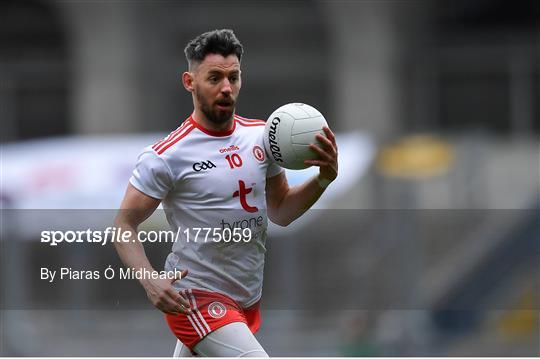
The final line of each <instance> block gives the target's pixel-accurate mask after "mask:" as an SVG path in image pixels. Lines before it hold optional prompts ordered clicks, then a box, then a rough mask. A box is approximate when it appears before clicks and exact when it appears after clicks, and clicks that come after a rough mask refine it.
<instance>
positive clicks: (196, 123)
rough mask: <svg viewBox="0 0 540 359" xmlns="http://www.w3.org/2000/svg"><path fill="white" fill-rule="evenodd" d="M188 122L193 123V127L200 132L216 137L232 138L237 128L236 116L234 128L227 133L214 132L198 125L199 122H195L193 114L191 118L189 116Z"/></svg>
mask: <svg viewBox="0 0 540 359" xmlns="http://www.w3.org/2000/svg"><path fill="white" fill-rule="evenodd" d="M188 121H189V122H191V124H193V126H195V127H196V128H198V129H199V130H201V132H204V133H206V134H207V135H209V136H214V137H225V136H230V135H232V133H233V132H234V130H235V128H236V118H234V116H233V126H232V128H231V129H230V130H226V131H214V130H210V129H207V128H204V127H203V126H202V125H201V124H200V123H198V122H197V121H195V120H194V119H193V114H191V116H189V119H188Z"/></svg>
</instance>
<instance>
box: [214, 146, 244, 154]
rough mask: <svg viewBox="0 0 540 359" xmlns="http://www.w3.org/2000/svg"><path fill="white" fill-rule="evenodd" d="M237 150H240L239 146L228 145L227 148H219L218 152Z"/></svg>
mask: <svg viewBox="0 0 540 359" xmlns="http://www.w3.org/2000/svg"><path fill="white" fill-rule="evenodd" d="M238 150H240V147H238V146H236V145H230V146H229V147H227V148H220V149H219V153H228V152H234V151H238Z"/></svg>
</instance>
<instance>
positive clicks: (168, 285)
mask: <svg viewBox="0 0 540 359" xmlns="http://www.w3.org/2000/svg"><path fill="white" fill-rule="evenodd" d="M187 273H188V271H187V270H183V271H182V272H180V273H179V275H177V276H176V277H175V278H173V279H172V280H170V279H150V280H148V281H147V282H145V283H144V284H143V286H144V289H145V290H146V295H147V296H148V299H150V302H152V304H153V305H154V306H155V307H156V308H157V309H159V310H161V311H162V312H163V313H167V314H172V315H178V314H191V308H190V305H189V300H188V299H187V298H186V297H184V296H183V295H181V294H180V293H178V292H177V291H176V290H175V289H174V288H173V286H172V284H173V283H174V282H176V281H177V280H180V279H182V278H184V277H185V276H186V275H187Z"/></svg>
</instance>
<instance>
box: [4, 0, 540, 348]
mask: <svg viewBox="0 0 540 359" xmlns="http://www.w3.org/2000/svg"><path fill="white" fill-rule="evenodd" d="M224 27H226V28H231V29H233V30H234V31H235V32H236V34H237V36H238V37H239V38H240V40H241V41H242V43H243V44H244V47H245V50H246V52H245V57H244V58H243V61H242V66H243V89H242V92H241V97H240V103H239V107H238V110H237V112H238V113H239V114H241V115H244V116H248V117H253V118H266V117H267V116H268V114H270V113H271V112H272V111H273V109H275V108H277V107H278V106H280V105H282V104H285V103H288V102H305V103H309V104H311V105H313V106H315V107H317V108H318V109H319V110H320V111H321V112H323V113H324V114H325V115H326V117H327V120H328V122H329V124H330V125H331V127H332V128H333V129H334V131H335V132H336V133H337V134H338V138H341V139H343V147H346V151H343V156H347V158H346V159H342V162H341V167H342V172H341V176H340V177H341V178H340V180H339V182H337V183H336V184H335V185H334V186H333V187H334V188H333V189H332V191H331V192H329V193H328V194H327V196H325V201H323V202H322V203H321V204H319V206H318V208H319V209H316V210H313V211H312V213H310V216H311V217H313V218H316V219H317V220H314V221H313V220H312V221H307V220H306V221H300V223H298V224H295V225H294V226H293V227H292V228H290V229H287V230H281V229H279V228H274V227H272V228H271V231H270V240H269V243H268V246H269V251H268V257H267V269H266V282H265V297H264V302H263V308H264V309H265V311H264V312H265V313H263V315H264V317H263V319H264V323H263V327H262V329H261V331H260V332H259V335H258V337H259V338H260V341H261V343H262V344H263V345H264V346H265V347H266V348H267V350H268V352H269V353H270V354H271V355H274V356H283V355H286V356H297V355H298V356H345V355H352V356H364V355H369V356H379V355H386V356H387V355H391V356H425V355H428V356H439V355H442V356H446V355H452V356H486V355H488V356H508V355H510V356H538V355H540V305H539V303H540V212H539V208H540V206H539V204H540V201H539V199H540V181H539V177H540V172H539V168H540V160H539V158H540V157H539V154H540V147H539V134H540V101H539V100H540V2H538V1H535V0H523V1H516V2H508V1H503V0H475V1H465V0H455V1H436V2H435V1H428V0H425V1H421V0H415V1H413V0H397V1H390V0H388V1H272V2H270V1H249V2H247V1H229V2H217V1H216V2H214V1H178V2H174V1H142V0H141V1H127V0H126V1H37V0H36V1H2V2H0V29H1V31H0V118H1V139H2V168H1V171H2V193H1V203H2V208H3V209H2V218H3V221H2V224H3V225H2V237H1V242H0V245H1V248H0V249H1V266H2V268H1V280H2V287H1V288H2V290H1V298H0V300H1V302H0V303H1V304H2V306H1V312H0V354H1V355H9V356H19V355H21V356H27V355H31V356H125V355H129V356H139V355H140V356H169V355H171V354H172V350H173V348H174V344H175V339H174V338H173V336H172V335H171V334H170V333H169V331H168V329H167V328H166V326H165V322H164V321H163V319H162V317H161V315H160V313H159V312H157V311H156V310H153V309H152V307H151V306H150V304H149V303H147V302H146V298H145V295H144V292H143V291H142V290H141V289H140V288H138V284H137V283H135V282H130V283H127V284H122V285H123V286H124V287H122V289H121V290H122V291H124V290H125V293H133V296H132V298H131V300H127V302H126V300H125V296H124V297H122V298H123V299H122V302H121V303H120V302H119V301H116V307H114V308H110V307H109V306H108V303H109V302H111V301H112V302H115V295H116V294H115V293H116V292H115V290H118V289H117V288H115V287H111V283H109V282H107V281H99V282H97V283H96V282H93V283H91V284H88V283H83V284H81V283H74V282H69V283H67V284H65V285H60V286H56V287H54V291H53V292H52V294H51V293H50V292H47V290H50V288H47V284H46V283H42V281H41V282H40V280H39V274H38V273H39V265H40V263H41V261H42V260H43V257H47V261H48V263H49V264H51V263H54V264H55V265H57V266H59V265H60V264H62V265H69V266H76V265H77V264H81V263H82V264H85V263H86V264H88V265H89V264H92V265H96V263H100V264H103V265H104V266H107V265H108V264H110V263H116V264H117V263H118V260H117V259H116V255H115V253H114V250H113V249H112V247H107V248H106V249H101V250H96V249H95V248H90V247H83V246H80V247H77V248H74V247H70V248H66V247H63V248H61V249H58V248H55V249H53V250H52V249H47V248H44V246H43V244H40V243H37V240H36V239H37V237H35V236H34V235H33V234H32V233H31V231H25V230H24V229H25V227H28V226H29V225H30V223H28V222H27V221H25V222H24V224H23V225H20V223H16V222H13V221H11V220H10V219H12V217H11V216H13V214H14V213H19V214H20V213H21V211H22V213H23V214H21V216H22V217H23V218H34V219H36V221H37V222H38V226H39V224H40V223H39V218H40V216H39V215H29V214H28V212H24V211H28V209H43V208H49V209H54V208H56V209H71V208H81V209H85V208H86V209H96V208H101V209H110V210H111V209H114V208H116V206H117V205H118V203H119V200H120V198H121V195H122V193H123V190H124V188H125V185H126V182H127V179H128V178H129V174H130V171H131V168H132V166H133V164H134V163H135V160H136V154H137V152H138V151H139V150H140V149H141V148H142V146H144V145H145V144H148V143H152V142H153V140H154V139H157V138H159V137H160V136H161V135H162V134H163V133H166V132H169V131H170V130H171V129H173V128H176V127H177V125H178V123H179V122H180V121H181V120H183V119H184V118H186V117H187V116H188V115H189V114H190V111H191V109H192V104H191V98H190V96H188V95H187V94H186V93H185V91H184V90H183V88H182V86H181V84H180V82H179V76H180V74H181V73H182V71H183V70H184V68H185V60H184V57H183V47H184V45H185V44H186V42H187V41H188V40H189V39H191V38H193V37H194V36H196V35H197V34H199V33H201V32H204V31H207V30H210V29H214V28H224ZM345 138H346V141H345ZM351 168H354V170H351ZM295 176H296V177H295ZM302 176H303V175H302V174H295V173H292V174H291V178H296V179H297V180H300V179H302V178H303V177H302ZM343 177H346V178H345V179H344V178H343ZM33 213H36V212H35V211H34V212H33ZM38 213H39V211H38ZM105 213H108V214H109V217H111V216H112V215H113V213H114V212H113V211H109V212H105ZM25 216H27V217H25ZM53 216H54V217H55V218H56V219H57V222H55V223H61V222H62V218H68V217H62V216H61V215H60V212H53ZM43 218H47V216H45V217H43ZM43 218H42V219H41V220H42V221H46V219H43ZM58 219H59V220H58ZM17 224H19V225H17ZM34 224H35V223H34ZM42 225H45V224H44V223H42ZM166 247H167V248H164V247H156V246H154V247H152V248H149V249H148V252H149V255H150V256H151V258H152V261H153V262H154V263H156V266H160V263H161V262H162V261H163V260H164V256H165V255H166V253H167V251H168V245H167V246H166ZM49 287H50V286H49ZM130 291H132V292H130ZM42 293H48V294H49V295H43V296H42ZM111 293H112V295H111ZM118 295H119V296H121V295H122V294H118ZM130 296H131V294H130ZM46 300H52V302H51V303H49V302H47V303H45V304H43V301H45V302H46Z"/></svg>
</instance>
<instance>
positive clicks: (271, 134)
mask: <svg viewBox="0 0 540 359" xmlns="http://www.w3.org/2000/svg"><path fill="white" fill-rule="evenodd" d="M280 122H281V119H280V118H279V117H274V118H273V119H272V124H271V125H270V130H269V131H268V142H269V144H270V152H272V157H274V160H275V161H276V162H283V160H282V159H281V149H280V148H279V146H278V143H277V142H276V132H277V127H278V125H279V123H280Z"/></svg>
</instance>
